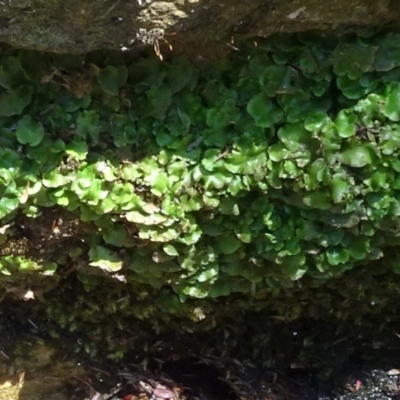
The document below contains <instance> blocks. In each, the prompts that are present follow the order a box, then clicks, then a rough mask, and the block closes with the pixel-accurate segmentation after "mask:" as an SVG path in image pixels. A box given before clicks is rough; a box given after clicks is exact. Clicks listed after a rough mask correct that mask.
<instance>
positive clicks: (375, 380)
mask: <svg viewBox="0 0 400 400" xmlns="http://www.w3.org/2000/svg"><path fill="white" fill-rule="evenodd" d="M244 321H245V324H246V326H241V327H240V328H239V327H236V326H224V327H222V326H221V327H216V328H215V330H214V331H213V332H208V333H206V332H203V333H194V332H186V331H184V330H182V331H179V332H177V331H176V330H174V331H164V332H163V333H157V332H156V331H155V330H154V329H153V328H152V327H151V326H150V325H149V326H148V327H147V330H146V329H145V328H146V327H145V326H143V325H142V326H141V327H140V329H141V330H145V331H146V332H147V334H146V335H142V336H141V337H136V338H135V346H134V348H131V349H130V350H129V352H127V354H126V355H125V357H124V358H123V359H121V360H119V361H118V362H116V361H112V360H110V359H108V358H107V354H100V353H99V354H98V355H96V357H89V356H88V355H87V354H86V353H85V350H84V348H82V349H81V351H77V350H76V349H77V343H78V344H79V343H80V337H79V333H76V334H65V333H63V334H61V335H60V338H59V339H58V340H55V339H54V338H52V337H51V335H49V331H50V330H53V331H54V330H57V329H58V330H59V331H60V332H61V331H62V330H61V329H60V328H59V327H56V326H54V325H53V324H52V323H51V322H50V321H46V318H45V317H44V316H41V315H40V312H39V313H38V312H33V311H32V308H31V307H30V306H29V302H28V303H22V304H21V303H20V302H13V301H7V300H6V301H5V303H4V304H3V306H2V311H1V314H0V398H1V399H10V400H17V399H18V400H25V399H26V400H27V399H30V400H36V399H44V398H45V399H47V400H67V399H68V400H84V399H89V400H106V399H107V400H117V399H123V400H138V399H141V400H147V399H150V400H157V399H173V400H183V399H186V400H194V399H200V400H236V399H238V400H239V399H243V400H253V399H254V400H261V399H275V400H280V399H299V400H308V399H309V400H328V399H341V400H364V399H380V400H384V399H400V351H399V348H400V337H399V334H398V333H397V332H399V331H400V329H399V328H400V326H399V323H398V322H390V323H383V322H382V321H384V317H383V316H382V319H381V320H380V319H379V318H375V320H373V321H371V320H370V321H368V324H366V325H368V326H369V328H368V329H366V328H362V326H359V325H352V324H340V323H338V322H337V321H334V320H332V319H326V320H324V321H321V320H320V321H316V320H312V319H302V320H297V321H287V320H284V319H282V318H276V317H267V316H265V315H262V314H260V313H252V314H249V315H247V316H246V318H245V319H244ZM135 323H136V324H141V323H140V322H137V321H136V322H135V321H132V328H133V329H134V324H135ZM371 327H372V329H371ZM78 347H79V346H78Z"/></svg>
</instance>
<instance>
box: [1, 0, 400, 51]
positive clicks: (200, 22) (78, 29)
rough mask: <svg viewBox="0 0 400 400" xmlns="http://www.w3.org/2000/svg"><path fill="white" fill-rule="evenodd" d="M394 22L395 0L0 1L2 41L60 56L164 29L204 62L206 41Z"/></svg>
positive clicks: (397, 18)
mask: <svg viewBox="0 0 400 400" xmlns="http://www.w3.org/2000/svg"><path fill="white" fill-rule="evenodd" d="M399 22H400V3H399V2H398V0H355V1H352V2H349V0H335V1H330V2H328V1H326V0H251V1H243V0H174V1H165V0H68V1H66V0H3V1H0V41H1V42H4V43H8V44H11V45H12V46H15V47H19V48H26V49H35V50H42V51H51V52H59V53H86V52H89V51H93V50H98V49H102V50H104V49H111V50H121V49H122V50H133V49H137V48H139V49H141V48H143V47H148V45H149V44H152V41H151V40H150V43H149V40H143V35H139V36H140V37H139V38H138V37H137V34H138V33H139V32H144V31H143V30H144V29H145V30H147V31H149V30H152V29H162V30H164V31H165V37H166V39H168V41H169V42H171V43H172V44H173V47H174V52H178V53H179V52H187V50H188V49H190V52H194V55H196V56H199V57H202V55H203V54H204V50H205V49H208V48H209V46H210V44H211V43H212V44H213V45H214V46H215V43H218V42H220V43H221V46H222V43H223V46H225V47H227V46H226V42H228V41H229V42H232V41H235V40H238V39H240V38H242V37H246V36H267V35H269V34H271V33H275V32H295V31H296V32H300V31H305V30H310V29H339V30H345V31H347V30H349V29H351V30H353V29H357V28H363V27H374V26H381V27H382V26H390V27H391V28H396V27H398V26H399V25H400V23H399ZM157 37H159V36H157ZM161 44H162V42H161ZM231 44H232V43H231Z"/></svg>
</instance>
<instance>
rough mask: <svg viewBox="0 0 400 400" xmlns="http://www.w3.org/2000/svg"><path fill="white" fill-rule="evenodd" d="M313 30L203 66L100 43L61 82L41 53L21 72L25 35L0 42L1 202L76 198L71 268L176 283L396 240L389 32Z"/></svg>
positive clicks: (245, 277) (219, 281)
mask: <svg viewBox="0 0 400 400" xmlns="http://www.w3.org/2000/svg"><path fill="white" fill-rule="evenodd" d="M311 39H312V38H311V37H310V36H308V34H307V33H303V34H299V35H293V36H292V39H291V41H290V43H291V45H288V44H287V43H288V42H286V41H285V40H286V39H285V40H284V39H283V38H282V37H280V36H279V35H278V36H275V37H272V38H268V39H257V41H258V47H255V46H254V45H253V44H252V43H244V44H243V46H242V51H241V52H239V53H238V54H237V55H234V56H232V59H231V60H229V62H228V61H226V62H221V63H220V64H219V65H215V66H213V67H210V68H206V69H203V70H199V69H198V68H196V67H195V66H193V65H192V64H191V63H190V62H189V61H187V60H186V59H185V58H183V57H181V58H176V59H174V60H172V61H168V62H163V63H161V62H160V61H159V60H157V59H153V58H148V59H140V60H138V61H136V62H134V63H132V64H131V65H114V63H113V62H112V61H111V60H109V61H107V62H106V63H105V64H104V65H98V66H97V67H96V68H95V69H94V71H95V73H89V72H88V73H87V76H85V73H83V75H82V71H80V75H79V74H78V73H77V71H72V70H71V71H70V77H69V79H70V80H69V84H68V85H67V84H62V85H60V84H59V81H57V79H58V77H57V76H56V75H54V74H53V75H52V74H51V59H50V58H49V57H48V56H42V57H43V60H42V61H41V63H40V68H43V71H42V74H35V75H34V76H33V75H31V74H29V66H28V64H27V65H25V60H27V59H28V58H27V57H26V56H25V55H24V54H25V53H24V52H21V53H20V54H19V53H18V52H14V53H13V54H6V55H4V56H3V58H2V59H1V61H0V86H1V87H2V92H1V93H0V106H1V105H3V106H2V107H0V109H1V110H2V111H0V114H1V116H2V117H3V118H2V121H1V123H0V125H1V126H0V130H1V135H0V144H1V148H2V150H1V151H2V157H0V171H1V174H0V192H1V193H0V194H1V199H2V200H1V202H0V217H1V218H2V219H3V220H4V221H6V222H7V221H9V220H12V219H13V218H14V216H15V215H16V214H17V213H18V212H22V213H25V214H26V215H29V216H32V217H34V216H35V215H39V214H40V212H41V208H43V207H59V208H61V209H64V210H66V211H67V212H71V213H76V215H78V216H79V218H80V219H81V220H82V221H83V222H84V223H87V224H89V225H90V226H91V227H92V230H91V231H90V234H89V233H88V234H84V235H83V238H82V248H87V249H88V258H89V262H88V264H89V266H90V268H88V269H85V273H87V274H90V273H100V274H104V275H105V276H109V277H112V276H114V275H116V274H123V273H124V274H126V275H127V279H128V282H129V279H132V280H133V281H135V282H140V283H142V284H148V285H150V286H153V287H155V288H160V287H162V286H163V285H165V282H168V284H169V285H170V286H171V287H172V288H173V289H174V290H175V291H176V293H177V294H178V295H179V296H180V297H181V299H182V300H183V299H186V298H187V297H194V298H196V297H197V298H204V297H207V296H208V295H210V296H211V295H212V296H213V297H218V296H219V295H227V294H229V293H230V292H235V291H239V292H241V291H245V292H246V291H247V292H250V291H252V290H253V289H254V285H256V286H257V287H258V288H263V287H264V288H270V287H272V286H274V287H275V286H276V285H278V286H279V282H281V285H282V286H287V285H291V284H292V283H291V281H295V280H299V279H300V278H301V277H303V276H307V275H308V276H310V277H313V278H316V279H327V278H329V277H336V276H340V275H341V274H342V273H343V272H344V271H346V270H349V269H352V268H354V267H355V266H358V265H362V264H367V263H369V262H371V261H372V260H375V259H377V258H379V257H381V256H382V255H383V254H384V253H385V246H386V247H388V246H396V245H397V244H398V243H397V242H398V241H397V239H396V237H397V236H396V237H395V238H393V236H394V233H395V232H397V229H398V227H397V222H396V221H397V217H398V216H399V215H400V209H399V207H398V199H399V194H398V190H399V188H400V184H399V182H400V177H399V174H400V166H399V162H398V158H399V155H400V139H399V138H400V130H399V129H400V128H399V123H398V121H399V120H400V115H399V111H398V110H399V109H400V104H399V103H400V100H399V99H400V73H399V72H398V70H399V69H400V65H399V64H400V62H399V61H398V60H399V59H400V58H396V57H393V59H389V58H388V56H387V54H389V53H390V54H397V52H398V49H397V47H396V46H397V45H396V41H397V40H398V35H397V34H391V33H388V34H386V35H383V34H381V35H377V36H376V37H373V36H371V37H369V38H367V39H366V38H364V39H363V41H362V42H361V41H360V40H359V39H357V38H353V37H352V38H350V37H346V36H344V37H342V38H335V37H332V38H330V39H329V40H328V39H324V41H323V43H328V42H329V43H330V44H329V46H326V47H324V44H323V43H322V44H321V45H318V44H316V43H315V40H314V39H312V40H311ZM88 62H90V59H88ZM92 72H93V71H92ZM39 75H41V76H42V77H44V76H46V77H47V79H46V80H43V82H42V80H41V79H39V78H38V76H39ZM82 76H85V82H86V83H87V84H88V85H89V86H90V88H91V90H90V92H87V93H80V92H78V91H77V90H76V89H74V81H73V80H74V79H77V80H78V79H82ZM49 77H50V78H49ZM75 83H77V82H75ZM78 83H79V81H78ZM89 86H88V87H89ZM6 222H5V223H6ZM338 230H339V231H340V232H341V235H338V234H337V231H338ZM10 232H11V231H10ZM12 234H13V233H12V232H11V235H12ZM7 239H8V237H7V238H5V239H4V240H7ZM385 243H390V245H386V244H385ZM61 260H62V259H61ZM21 262H22V261H21ZM62 262H64V261H61V263H62ZM236 263H237V264H236ZM24 265H25V264H24ZM32 265H33V264H32ZM146 265H147V267H146ZM60 266H61V265H60ZM27 268H28V267H27ZM32 268H33V267H32ZM38 268H39V269H40V268H44V267H40V266H39V267H38ZM46 268H47V267H45V268H44V269H45V270H46ZM393 268H395V267H393ZM28 269H29V268H28ZM33 269H36V267H35V268H33ZM3 272H4V273H5V272H6V268H3ZM12 273H13V274H14V273H15V274H16V273H17V272H15V271H13V272H12ZM82 274H83V272H82ZM252 285H253V286H252ZM252 288H253V289H252Z"/></svg>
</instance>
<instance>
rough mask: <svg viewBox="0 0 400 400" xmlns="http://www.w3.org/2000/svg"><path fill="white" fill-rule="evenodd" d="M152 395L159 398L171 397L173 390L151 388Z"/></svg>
mask: <svg viewBox="0 0 400 400" xmlns="http://www.w3.org/2000/svg"><path fill="white" fill-rule="evenodd" d="M153 395H154V396H156V397H160V398H161V399H172V398H173V397H174V392H173V391H171V390H169V389H157V388H156V389H153Z"/></svg>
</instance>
